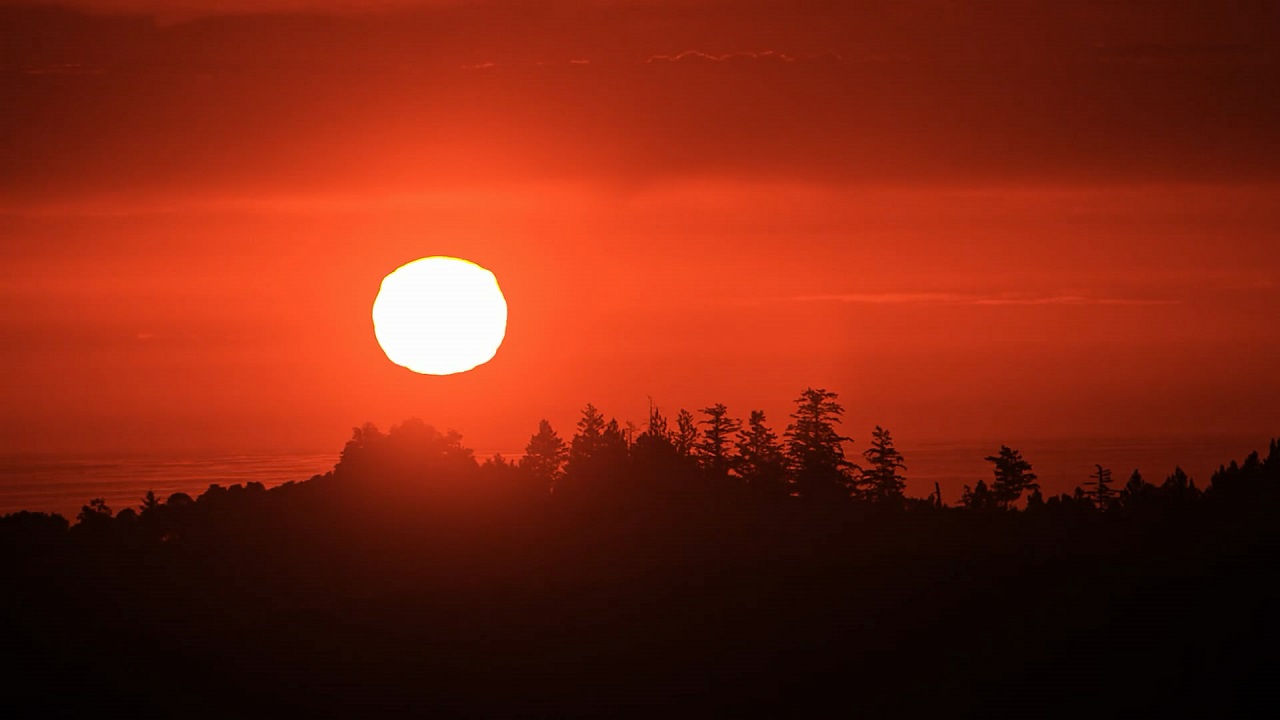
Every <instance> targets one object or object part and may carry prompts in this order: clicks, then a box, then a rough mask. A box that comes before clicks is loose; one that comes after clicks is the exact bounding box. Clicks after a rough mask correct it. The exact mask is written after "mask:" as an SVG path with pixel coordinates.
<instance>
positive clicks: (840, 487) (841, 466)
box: [785, 388, 853, 500]
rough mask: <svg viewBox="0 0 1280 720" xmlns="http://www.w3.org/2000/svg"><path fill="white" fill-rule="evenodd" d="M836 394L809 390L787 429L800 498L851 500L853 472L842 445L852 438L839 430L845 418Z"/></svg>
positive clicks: (788, 453)
mask: <svg viewBox="0 0 1280 720" xmlns="http://www.w3.org/2000/svg"><path fill="white" fill-rule="evenodd" d="M838 397H839V396H838V395H837V394H836V393H834V392H829V391H827V390H824V389H821V388H818V389H815V388H807V389H805V391H804V392H803V393H801V394H800V397H799V398H797V399H796V401H795V403H796V410H795V412H793V413H792V414H791V417H792V419H793V420H794V422H793V423H791V424H790V425H788V426H787V432H786V435H785V437H786V458H787V464H788V466H789V469H790V471H791V474H792V478H793V483H794V487H795V490H796V492H797V494H799V495H800V497H803V498H806V499H810V500H832V499H847V498H848V497H849V483H850V478H849V470H850V469H851V468H852V467H853V464H852V463H850V462H849V461H848V460H846V459H845V457H844V446H843V445H842V443H843V442H844V441H845V440H848V439H849V438H847V437H844V436H843V435H841V434H840V433H838V432H837V431H836V429H835V426H836V424H838V423H839V422H840V416H841V415H843V414H844V408H843V407H841V406H840V403H838V402H836V399H837V398H838Z"/></svg>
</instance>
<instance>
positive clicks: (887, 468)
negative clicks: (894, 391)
mask: <svg viewBox="0 0 1280 720" xmlns="http://www.w3.org/2000/svg"><path fill="white" fill-rule="evenodd" d="M862 456H863V457H864V458H866V460H867V466H866V467H865V468H863V469H862V473H861V475H860V477H859V483H858V484H859V486H860V488H859V489H860V490H861V494H862V495H863V497H864V498H865V499H867V500H870V501H872V502H878V503H893V504H898V505H901V504H902V502H903V500H904V498H903V490H904V489H905V488H906V477H905V476H903V474H902V471H903V470H906V469H907V466H906V463H904V462H903V458H902V453H900V452H898V449H897V448H895V447H894V446H893V438H892V437H890V436H889V431H888V430H885V429H884V428H882V427H880V426H879V425H877V426H876V429H875V430H872V431H871V447H869V448H867V449H866V450H864V451H863V452H862Z"/></svg>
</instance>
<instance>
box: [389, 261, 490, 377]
mask: <svg viewBox="0 0 1280 720" xmlns="http://www.w3.org/2000/svg"><path fill="white" fill-rule="evenodd" d="M373 332H374V335H375V336H376V337H377V338H378V344H379V345H381V346H382V351H383V352H385V353H386V354H387V358H389V359H390V360H391V362H393V363H395V364H397V365H400V366H402V367H406V368H409V369H410V370H412V371H414V372H416V373H421V374H423V375H452V374H454V373H460V372H466V371H468V370H471V369H473V368H475V367H477V366H479V365H483V364H484V363H487V362H489V361H490V360H492V359H493V356H494V355H495V354H497V352H498V347H499V346H500V345H502V339H503V338H504V337H505V336H506V333H507V300H506V298H504V297H503V296H502V290H501V288H499V287H498V279H497V278H496V277H494V275H493V273H492V272H489V271H488V270H486V269H484V268H482V267H480V266H479V265H476V264H475V263H473V262H469V261H467V260H462V259H460V258H455V257H443V256H433V257H425V258H421V259H418V260H414V261H413V262H411V263H408V264H406V265H402V266H401V267H399V268H396V270H395V271H393V272H392V273H391V274H390V275H387V276H386V277H385V278H383V280H382V289H381V290H379V291H378V297H377V298H376V299H375V300H374V301H373Z"/></svg>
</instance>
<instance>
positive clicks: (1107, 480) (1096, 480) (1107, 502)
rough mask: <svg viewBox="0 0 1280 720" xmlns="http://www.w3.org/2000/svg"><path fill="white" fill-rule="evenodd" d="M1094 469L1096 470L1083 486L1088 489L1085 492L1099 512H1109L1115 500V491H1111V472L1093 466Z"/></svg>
mask: <svg viewBox="0 0 1280 720" xmlns="http://www.w3.org/2000/svg"><path fill="white" fill-rule="evenodd" d="M1094 467H1095V468H1097V469H1096V470H1094V472H1093V474H1092V475H1090V476H1089V480H1088V482H1086V483H1085V484H1084V486H1085V487H1086V488H1088V489H1087V490H1085V492H1086V493H1087V494H1088V495H1089V497H1091V498H1093V504H1094V505H1096V506H1097V508H1098V509H1099V510H1109V509H1110V508H1111V504H1112V502H1114V500H1115V491H1114V490H1112V489H1111V470H1109V469H1108V468H1104V467H1102V466H1101V465H1094Z"/></svg>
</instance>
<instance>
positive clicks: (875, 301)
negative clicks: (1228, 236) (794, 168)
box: [785, 293, 1182, 306]
mask: <svg viewBox="0 0 1280 720" xmlns="http://www.w3.org/2000/svg"><path fill="white" fill-rule="evenodd" d="M785 301H787V302H838V303H848V304H857V305H977V306H1000V305H1179V304H1181V302H1182V301H1181V300H1173V299H1166V298H1116V297H1094V296H1088V295H1023V294H1003V295H995V296H991V295H965V294H961V293H836V294H829V295H798V296H795V297H789V298H785Z"/></svg>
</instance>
